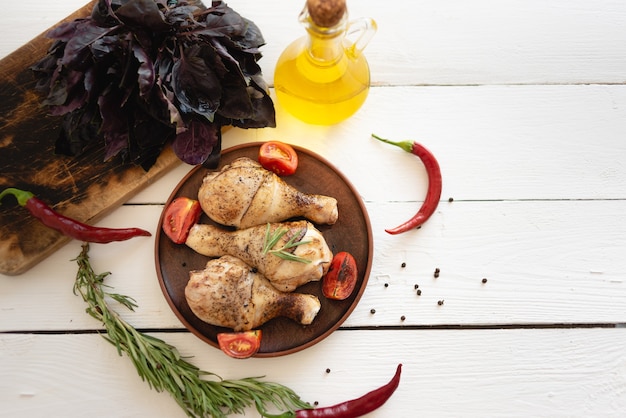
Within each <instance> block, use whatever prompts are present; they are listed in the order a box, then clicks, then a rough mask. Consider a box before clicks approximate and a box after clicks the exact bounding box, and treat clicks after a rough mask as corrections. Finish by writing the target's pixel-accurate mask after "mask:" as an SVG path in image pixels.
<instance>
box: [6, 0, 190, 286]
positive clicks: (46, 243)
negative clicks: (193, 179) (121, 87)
mask: <svg viewBox="0 0 626 418" xmlns="http://www.w3.org/2000/svg"><path fill="white" fill-rule="evenodd" d="M94 3H95V2H93V1H92V2H90V3H89V4H87V5H85V6H84V7H83V8H81V9H79V10H77V11H76V12H75V13H73V14H72V15H70V16H68V17H67V18H66V19H64V21H67V20H70V19H75V18H77V17H84V16H88V15H89V14H90V13H91V10H92V8H93V4H94ZM49 45H50V40H49V39H47V38H46V37H45V34H42V35H40V36H38V37H36V38H35V39H33V40H32V41H30V42H29V43H28V44H26V45H24V46H22V47H21V48H19V49H18V50H16V51H15V52H13V53H12V54H10V55H9V56H7V57H5V58H4V59H2V60H1V61H0V189H4V188H6V187H18V188H21V189H26V190H29V191H31V192H33V193H35V194H36V195H37V196H39V197H40V198H42V199H43V200H45V201H46V202H48V203H49V204H50V205H51V206H53V207H54V209H55V210H57V211H59V212H61V213H63V214H65V215H67V216H70V217H74V218H76V219H78V220H81V221H83V222H88V223H92V222H95V221H97V220H98V219H100V218H102V217H103V216H104V215H106V214H107V213H109V212H110V211H111V210H113V209H114V208H116V207H118V206H120V205H121V204H122V203H124V202H125V201H126V200H128V199H129V198H130V197H131V196H133V195H134V194H135V193H136V192H137V191H138V190H140V189H141V188H143V187H144V186H146V185H148V184H149V183H151V182H153V181H154V180H156V179H157V178H158V177H160V176H161V175H163V174H164V173H166V172H167V171H169V170H170V169H171V168H173V167H174V166H176V165H178V164H179V161H178V159H177V158H176V157H175V155H174V154H173V152H171V150H169V149H168V150H166V151H164V152H163V154H162V155H161V156H160V158H159V160H158V161H157V163H156V164H155V165H154V166H153V167H152V168H151V169H150V170H149V171H148V172H145V171H144V170H143V169H142V168H140V167H136V166H132V165H128V164H123V163H122V162H121V161H117V160H113V161H110V162H105V161H104V150H103V149H102V148H97V149H93V150H91V151H90V152H88V153H85V154H84V155H81V156H80V157H77V158H71V157H63V156H59V155H55V153H54V143H55V139H56V137H57V136H58V130H59V124H60V119H59V118H57V117H50V116H48V115H46V113H45V109H44V108H42V107H41V106H40V101H41V98H40V97H39V96H38V95H37V93H36V92H35V91H34V90H33V87H34V78H33V75H32V73H31V70H30V67H31V66H32V65H33V64H34V63H35V62H37V61H38V60H39V59H40V58H41V57H43V56H44V55H45V53H46V51H47V49H48V47H49ZM128 226H132V225H128ZM65 242H67V238H65V237H64V236H62V235H61V234H59V233H57V232H56V231H52V230H50V229H48V228H46V227H44V226H42V225H41V224H40V223H39V222H38V221H37V220H36V219H34V218H33V217H32V216H30V215H29V214H28V212H26V211H25V210H24V209H23V208H20V207H19V206H17V205H16V203H15V201H14V200H13V199H10V198H5V199H3V201H2V202H1V205H0V273H2V274H6V275H16V274H20V273H23V272H24V271H26V270H28V269H29V268H30V267H32V266H33V265H35V264H36V263H38V262H40V261H41V260H42V259H44V258H45V257H46V256H48V255H49V254H51V253H52V252H54V251H55V250H57V249H58V248H59V247H60V246H61V245H63V244H64V243H65Z"/></svg>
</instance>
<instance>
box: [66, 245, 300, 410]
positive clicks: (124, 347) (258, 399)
mask: <svg viewBox="0 0 626 418" xmlns="http://www.w3.org/2000/svg"><path fill="white" fill-rule="evenodd" d="M88 252H89V244H87V243H84V244H83V246H82V251H81V253H80V255H79V256H78V257H77V258H76V259H75V260H74V261H76V262H77V263H78V273H77V274H76V282H75V283H74V294H80V295H81V296H82V298H83V300H84V301H85V302H86V303H87V304H88V307H87V309H86V311H87V313H88V314H89V315H91V316H92V317H94V318H95V319H97V320H99V321H101V322H102V324H103V325H104V328H105V330H106V334H103V337H104V338H105V339H106V340H107V341H108V342H110V343H111V344H113V345H114V346H115V347H116V348H117V351H118V353H119V354H120V355H122V353H124V354H126V355H127V356H128V357H129V358H130V359H131V361H132V362H133V364H134V365H135V368H136V369H137V373H138V374H139V376H140V377H141V379H142V380H143V381H145V382H147V383H148V385H149V386H150V388H152V389H154V390H156V391H158V392H162V391H167V392H169V394H170V395H171V396H172V397H173V398H174V400H176V402H177V403H178V404H179V405H180V407H181V408H182V409H183V410H184V411H185V413H186V414H187V415H188V416H190V417H215V418H224V417H226V416H228V415H230V414H241V413H243V412H244V409H245V408H247V407H250V406H255V407H256V409H257V410H258V412H259V413H260V414H261V415H262V416H266V415H269V413H268V412H267V409H266V408H267V407H268V406H270V405H273V406H274V407H276V408H278V409H279V410H285V409H286V410H290V411H292V410H294V409H298V408H310V407H311V406H310V405H309V404H308V403H306V402H304V401H303V400H301V399H300V397H299V396H298V395H297V394H296V393H295V392H294V391H293V390H292V389H290V388H288V387H286V386H284V385H281V384H279V383H274V382H268V381H263V380H261V379H260V378H258V377H248V378H243V379H238V380H224V379H222V378H221V377H219V376H218V375H216V374H215V373H211V372H207V371H203V370H200V369H199V368H198V367H196V366H194V365H193V364H191V363H189V362H188V361H186V360H185V359H183V358H182V357H181V355H180V353H179V352H178V350H177V349H176V347H174V346H172V345H170V344H167V343H166V342H164V341H163V340H160V339H158V338H156V337H153V336H150V335H147V334H144V333H142V332H140V331H137V330H136V329H135V328H134V327H133V326H132V325H130V324H129V323H128V322H126V321H125V320H123V319H122V318H121V317H120V316H119V314H118V313H117V312H116V311H114V310H112V309H111V308H110V307H109V304H108V303H107V298H111V299H113V300H115V301H116V302H118V303H120V304H121V305H123V306H125V307H126V308H128V309H130V310H131V311H132V310H134V308H135V307H137V304H136V302H135V300H134V299H133V298H131V297H128V296H125V295H121V294H118V293H113V292H110V291H108V290H107V289H111V287H110V286H107V285H105V284H104V279H105V278H106V277H107V276H109V275H110V272H106V273H101V274H96V273H95V272H94V270H93V268H92V266H91V263H90V261H89V255H88ZM207 377H211V378H212V380H209V379H207Z"/></svg>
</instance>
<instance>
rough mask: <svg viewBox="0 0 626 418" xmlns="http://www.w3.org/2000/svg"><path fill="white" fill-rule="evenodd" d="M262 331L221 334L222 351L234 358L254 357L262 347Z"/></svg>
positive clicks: (218, 336)
mask: <svg viewBox="0 0 626 418" xmlns="http://www.w3.org/2000/svg"><path fill="white" fill-rule="evenodd" d="M261 335H262V332H261V330H260V329H256V330H252V331H242V332H221V333H219V334H217V343H218V344H219V346H220V349H221V350H222V351H223V352H224V353H226V354H228V355H229V356H231V357H233V358H248V357H252V356H253V355H254V354H255V353H256V352H257V351H259V347H261Z"/></svg>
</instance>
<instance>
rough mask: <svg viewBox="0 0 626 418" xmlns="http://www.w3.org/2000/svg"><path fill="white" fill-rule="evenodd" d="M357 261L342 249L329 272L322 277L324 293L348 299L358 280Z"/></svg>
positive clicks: (334, 258)
mask: <svg viewBox="0 0 626 418" xmlns="http://www.w3.org/2000/svg"><path fill="white" fill-rule="evenodd" d="M357 276H358V274H357V267H356V261H355V260H354V257H353V256H352V254H350V253H348V252H345V251H342V252H339V253H337V254H335V256H334V257H333V260H332V261H331V262H330V267H329V268H328V273H326V275H325V276H324V278H323V279H322V293H323V294H324V296H326V297H327V298H328V299H335V300H344V299H347V298H348V297H349V296H350V295H351V294H352V291H353V290H354V288H355V286H356V280H357Z"/></svg>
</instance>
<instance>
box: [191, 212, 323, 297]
mask: <svg viewBox="0 0 626 418" xmlns="http://www.w3.org/2000/svg"><path fill="white" fill-rule="evenodd" d="M266 228H267V225H259V226H254V227H251V228H246V229H240V230H236V231H227V230H224V229H222V228H219V227H216V226H213V225H207V224H196V225H194V226H193V227H192V228H191V230H190V231H189V236H188V237H187V241H186V244H187V246H189V247H190V248H192V249H193V250H195V251H196V252H198V253H200V254H202V255H206V256H208V257H220V256H222V255H232V256H234V257H237V258H239V259H241V260H243V261H244V262H245V263H246V264H248V265H250V266H251V267H254V268H256V269H257V270H258V271H259V273H261V274H263V275H264V276H265V277H266V278H267V279H268V280H269V281H270V282H271V283H272V285H274V287H276V289H278V290H280V291H283V292H291V291H293V290H295V289H296V288H297V287H298V286H301V285H303V284H305V283H308V282H310V281H317V280H320V279H321V278H322V276H324V274H326V272H327V271H328V268H329V267H330V262H331V260H332V258H333V254H332V252H331V251H330V249H329V248H328V244H327V243H326V240H325V239H324V237H323V236H322V234H321V232H320V231H318V230H317V229H316V228H315V227H314V226H313V224H311V223H310V222H308V221H293V222H282V223H273V224H270V231H271V232H270V234H271V233H273V232H274V231H275V230H276V229H278V228H286V229H287V230H288V231H287V233H286V234H285V235H283V237H282V238H281V239H280V240H279V241H278V242H277V243H276V245H275V246H274V249H280V248H282V247H284V246H285V243H286V242H287V241H289V239H291V238H292V237H293V236H294V235H295V236H298V237H299V238H298V239H297V241H298V242H299V241H309V242H308V243H306V244H302V245H297V246H295V247H293V248H291V249H290V250H289V251H292V252H293V254H294V255H296V256H298V257H301V258H303V259H306V260H308V262H307V263H303V262H299V261H292V260H285V259H283V258H281V257H278V256H277V255H275V254H272V253H271V252H267V253H264V252H263V247H264V244H265V234H266Z"/></svg>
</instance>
